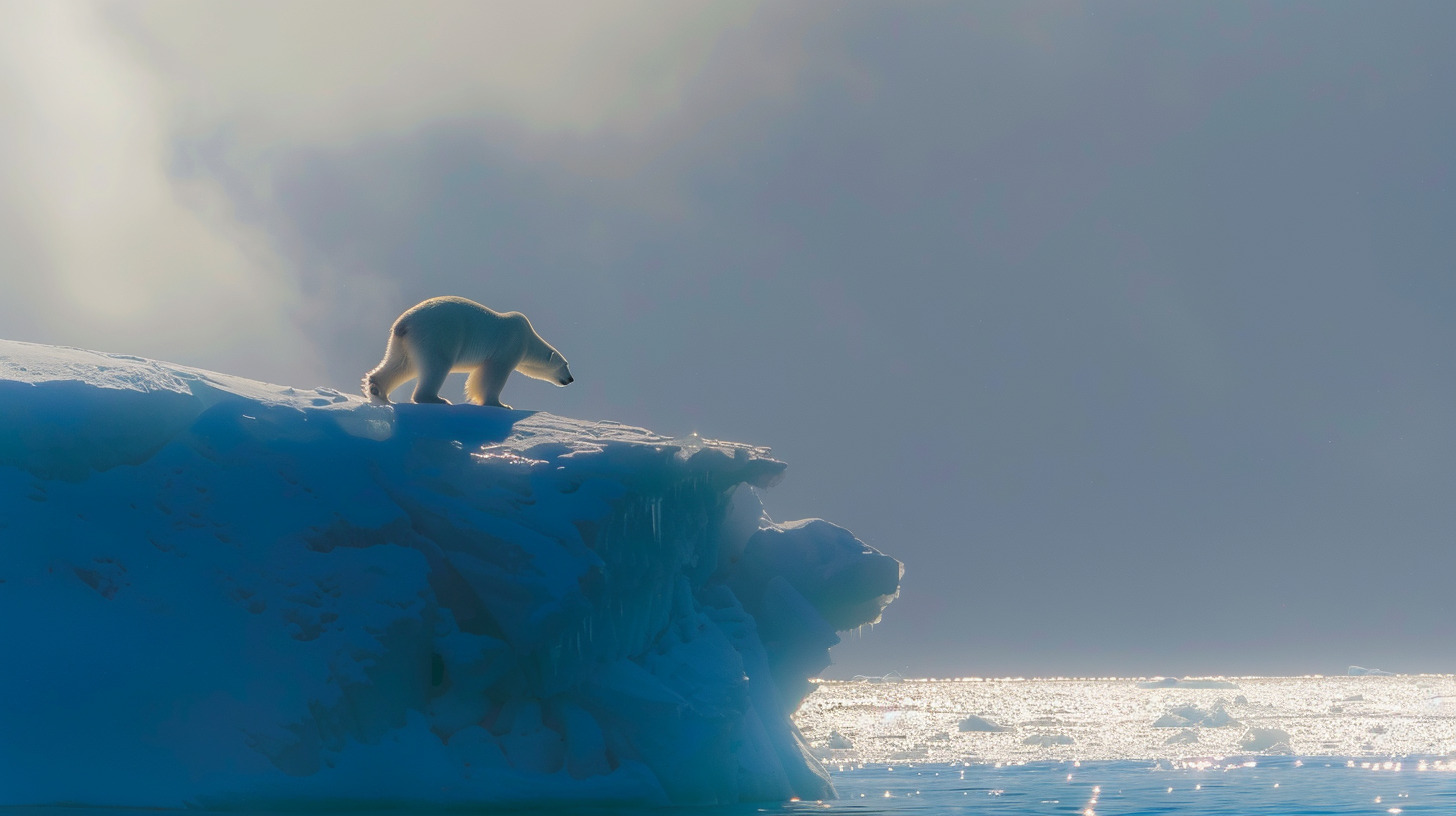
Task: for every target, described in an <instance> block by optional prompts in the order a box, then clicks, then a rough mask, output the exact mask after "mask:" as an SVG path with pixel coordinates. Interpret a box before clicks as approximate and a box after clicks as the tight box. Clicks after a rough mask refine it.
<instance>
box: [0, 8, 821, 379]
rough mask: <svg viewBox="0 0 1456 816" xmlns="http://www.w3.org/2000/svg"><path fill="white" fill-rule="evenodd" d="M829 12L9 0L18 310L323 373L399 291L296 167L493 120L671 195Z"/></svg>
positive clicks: (5, 89)
mask: <svg viewBox="0 0 1456 816" xmlns="http://www.w3.org/2000/svg"><path fill="white" fill-rule="evenodd" d="M813 17H814V15H811V14H806V13H804V12H800V11H795V10H792V9H788V8H785V9H775V10H772V12H771V13H768V12H766V11H765V9H764V8H763V7H760V6H759V5H757V4H752V3H722V2H681V1H680V0H673V2H663V1H661V0H653V1H649V0H629V1H627V2H613V3H588V2H579V3H564V2H546V3H530V4H523V3H504V2H434V3H431V4H428V5H420V4H410V3H383V2H366V1H365V0H315V2H309V3H289V2H274V1H273V0H261V1H260V2H250V3H223V2H202V1H200V0H160V1H157V2H112V1H111V0H94V1H93V0H36V1H35V2H28V3H27V2H22V3H18V4H9V5H6V6H5V7H4V9H3V10H0V51H3V53H0V107H3V110H4V111H5V113H6V119H7V122H10V123H14V124H13V125H10V126H7V128H6V129H5V131H4V132H3V133H0V146H3V147H4V155H3V156H0V180H3V181H4V182H5V189H4V191H3V192H0V214H5V215H7V216H10V217H7V218H6V219H5V224H4V225H3V226H0V237H3V238H4V239H5V245H4V248H3V249H0V263H3V269H0V282H3V284H4V286H5V288H6V290H7V291H8V292H9V293H10V297H8V298H6V299H5V300H6V305H3V306H0V334H4V335H9V336H15V337H19V338H21V339H36V340H42V341H46V342H61V343H71V344H76V345H87V346H93V347H101V348H112V349H118V350H124V351H130V352H136V353H142V354H149V355H153V356H162V357H168V358H170V359H174V360H177V361H179V362H188V363H193V364H198V365H205V366H217V367H228V368H230V369H231V370H234V371H238V372H239V373H249V374H252V375H254V376H266V377H270V378H272V379H275V380H292V381H296V382H309V381H311V380H316V379H318V378H319V377H320V375H321V374H322V372H324V371H325V370H326V366H324V365H321V363H320V358H321V357H322V356H324V355H322V354H321V353H320V352H319V351H318V350H317V349H319V348H320V345H321V344H320V343H319V340H318V338H319V336H320V332H327V331H329V329H328V326H330V325H338V324H340V323H342V322H346V321H348V320H351V319H357V317H356V316H357V315H358V314H359V313H368V314H369V316H370V319H375V318H376V317H378V315H376V314H374V313H375V312H381V313H382V312H383V311H390V310H396V311H397V309H396V306H397V304H395V303H393V300H395V299H397V295H396V291H395V290H396V285H395V283H394V282H393V281H391V280H389V276H388V274H386V270H382V269H369V268H363V269H360V268H351V269H347V270H344V269H329V268H327V267H328V265H329V262H330V261H329V259H325V258H322V257H321V256H319V254H318V253H312V254H310V253H307V252H300V251H298V250H299V246H297V245H296V244H294V243H290V241H291V240H292V239H294V238H296V237H297V231H296V230H293V229H292V228H291V227H290V226H289V225H286V224H280V219H282V218H285V217H287V215H288V213H289V210H288V207H287V206H285V205H284V204H283V203H282V202H281V200H280V198H279V197H280V194H281V193H280V191H284V192H286V190H287V189H288V188H289V185H290V184H293V175H292V174H296V173H297V172H299V170H300V168H301V167H303V166H305V165H307V164H308V161H309V160H312V161H314V164H315V165H317V160H318V159H320V157H322V158H324V159H327V158H328V157H331V156H340V157H345V163H346V164H347V157H348V156H351V155H358V152H359V150H360V149H361V146H365V149H366V150H368V151H369V152H370V154H371V155H378V154H383V153H388V152H390V151H389V150H385V151H380V150H378V149H377V148H378V146H379V145H380V144H392V145H399V146H400V148H399V149H400V150H401V151H403V152H404V153H409V152H410V151H411V150H412V149H413V150H414V151H415V152H418V151H417V149H414V148H410V147H409V145H410V144H411V143H412V141H413V142H416V143H417V142H418V140H419V139H421V138H426V137H427V136H428V134H430V133H438V132H439V131H440V129H441V128H445V129H453V130H454V131H466V132H475V133H477V134H478V137H479V138H480V139H482V140H484V141H483V144H489V152H490V154H491V155H494V156H497V157H498V156H501V155H508V156H511V157H512V160H513V161H515V162H516V163H517V164H525V165H532V164H534V165H537V166H541V167H545V168H549V173H548V175H555V176H560V175H561V174H566V176H568V177H576V178H581V177H586V176H609V177H612V178H615V179H618V180H622V179H633V184H635V185H636V186H637V190H638V194H637V195H635V196H633V198H635V199H636V201H635V204H634V202H633V201H628V200H627V198H626V197H624V198H622V199H621V200H619V201H618V202H617V203H618V204H620V205H624V206H642V207H646V208H651V209H653V210H654V211H655V212H657V213H659V214H661V213H666V212H670V211H672V210H673V208H674V207H677V206H679V205H680V204H681V202H680V201H679V200H678V199H677V198H676V197H675V196H674V194H673V190H672V187H673V183H674V180H673V179H672V178H666V179H664V178H658V177H654V178H648V176H651V175H653V174H649V173H642V172H641V171H642V169H643V168H644V167H645V166H646V165H648V164H650V163H652V162H654V161H657V160H658V157H659V156H660V155H661V154H662V153H663V152H664V151H668V150H672V149H674V148H675V147H676V146H679V145H681V144H683V143H685V142H687V141H689V140H691V139H692V138H693V137H694V136H696V135H700V134H701V133H702V132H703V131H704V130H705V129H707V128H709V127H711V126H712V125H713V124H714V123H723V122H727V123H730V124H731V123H732V121H733V118H734V117H735V115H736V114H737V113H738V112H739V111H740V110H742V109H744V108H747V107H751V106H752V105H754V104H755V103H756V102H758V101H760V100H763V99H777V100H780V101H782V100H784V99H786V98H788V96H789V95H790V94H791V93H792V87H793V85H794V78H795V77H796V75H797V74H798V72H799V71H800V70H801V68H802V63H803V59H804V57H803V49H802V48H801V47H800V45H801V44H800V40H801V39H802V38H803V37H805V36H807V32H808V30H809V26H808V25H807V23H809V22H810V21H811V20H812V19H813ZM727 130H732V128H731V127H728V128H725V129H721V131H722V132H726V131H727ZM719 137H720V138H722V136H721V135H720V136H719ZM391 149H393V148H391ZM300 157H303V159H300ZM664 175H665V176H671V175H672V173H671V172H667V173H665V174H663V173H659V174H657V176H664ZM639 176H641V177H642V178H643V179H645V181H644V182H642V183H638V181H637V179H638V177H639ZM654 185H655V186H654ZM293 186H294V187H295V188H296V186H297V185H296V184H294V185H293ZM351 186H353V187H354V188H356V189H363V190H366V191H367V195H369V196H371V197H373V198H375V199H377V200H378V201H379V202H381V204H380V209H381V210H384V211H389V210H397V209H398V208H399V207H400V206H409V205H408V204H407V202H408V201H409V200H410V196H411V194H412V192H411V191H412V187H414V186H418V185H411V184H410V183H409V180H408V179H405V178H401V172H400V171H398V170H396V171H394V172H392V173H381V174H379V177H378V180H377V181H376V182H375V183H372V184H371V183H369V180H368V179H362V180H356V182H354V183H352V185H351ZM649 188H652V189H649ZM400 202H405V203H400ZM345 254H347V253H345ZM482 260H483V261H485V260H486V259H482ZM319 281H325V283H324V284H319Z"/></svg>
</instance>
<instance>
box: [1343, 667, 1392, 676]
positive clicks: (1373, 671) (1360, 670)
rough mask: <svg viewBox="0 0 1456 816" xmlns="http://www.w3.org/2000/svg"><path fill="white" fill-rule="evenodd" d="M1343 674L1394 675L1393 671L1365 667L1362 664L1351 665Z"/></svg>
mask: <svg viewBox="0 0 1456 816" xmlns="http://www.w3.org/2000/svg"><path fill="white" fill-rule="evenodd" d="M1345 674H1347V675H1349V676H1350V677H1394V676H1395V672H1388V671H1381V670H1380V669H1367V668H1365V667H1364V666H1351V667H1350V668H1349V669H1348V670H1347V671H1346V672H1345Z"/></svg>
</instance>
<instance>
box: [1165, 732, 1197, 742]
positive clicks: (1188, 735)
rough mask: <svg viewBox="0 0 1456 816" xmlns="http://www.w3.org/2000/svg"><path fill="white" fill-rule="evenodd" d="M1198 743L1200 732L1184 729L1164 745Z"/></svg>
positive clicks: (1169, 738)
mask: <svg viewBox="0 0 1456 816" xmlns="http://www.w3.org/2000/svg"><path fill="white" fill-rule="evenodd" d="M1193 742H1198V732H1197V731H1193V730H1191V729H1186V728H1185V729H1184V730H1182V731H1179V732H1178V733H1176V734H1174V735H1173V736H1171V737H1168V739H1166V740H1164V742H1163V744H1164V745H1187V744H1189V743H1193Z"/></svg>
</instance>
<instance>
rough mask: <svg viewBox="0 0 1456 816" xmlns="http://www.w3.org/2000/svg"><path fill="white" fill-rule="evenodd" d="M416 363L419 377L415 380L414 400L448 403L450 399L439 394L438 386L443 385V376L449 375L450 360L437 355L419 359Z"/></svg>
mask: <svg viewBox="0 0 1456 816" xmlns="http://www.w3.org/2000/svg"><path fill="white" fill-rule="evenodd" d="M417 365H418V369H419V379H417V380H416V381H415V395H414V397H413V399H414V401H415V402H419V403H427V402H428V403H435V404H441V405H449V404H450V401H449V400H447V399H444V398H442V397H441V396H440V386H442V385H444V384H445V378H446V377H448V376H450V361H449V360H443V359H440V358H439V357H428V358H426V359H423V360H420V361H419V363H418V364H417Z"/></svg>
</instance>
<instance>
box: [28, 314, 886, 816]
mask: <svg viewBox="0 0 1456 816" xmlns="http://www.w3.org/2000/svg"><path fill="white" fill-rule="evenodd" d="M784 469H785V466H784V464H783V463H781V462H777V461H775V460H773V459H771V458H769V457H768V455H767V451H765V450H764V449H761V448H754V447H749V446H744V445H734V444H730V443H721V442H713V441H710V440H695V441H693V442H691V443H685V442H680V440H672V439H668V438H665V437H662V436H658V435H656V434H653V433H651V432H649V431H646V430H643V429H640V428H631V427H628V426H624V425H619V424H617V423H612V422H592V421H581V420H574V419H568V418H564V417H556V416H552V415H550V414H546V413H533V412H530V411H510V410H502V409H494V408H482V407H479V406H474V405H455V406H450V405H413V404H401V405H389V406H375V405H369V404H367V403H366V402H365V401H364V400H363V399H362V397H357V396H348V395H344V394H341V393H339V392H337V391H333V390H331V389H326V388H325V389H312V390H303V389H294V388H287V387H283V386H276V385H269V384H266V383H260V382H254V381H251V380H244V379H241V378H237V377H231V376H228V375H224V374H216V373H213V372H207V371H202V370H199V369H191V368H187V367H185V366H177V365H171V364H167V363H160V362H155V361H151V360H144V359H140V358H136V357H127V356H123V355H113V354H103V353H99V352H92V351H85V350H81V349H68V348H61V347H56V346H40V345H34V344H28V343H14V342H8V341H0V620H3V621H4V625H0V655H3V661H4V666H3V668H0V701H3V702H0V806H15V805H19V806H25V805H48V804H56V803H61V802H84V803H86V804H88V805H96V806H118V807H138V808H142V807H145V808H168V809H182V808H217V809H266V810H275V809H284V808H286V809H302V808H313V807H336V808H337V807H344V806H345V805H347V806H348V807H349V808H350V809H361V808H366V807H369V806H372V805H379V804H388V805H389V806H395V807H406V806H411V807H413V806H421V807H425V806H429V807H436V806H438V807H449V808H477V807H480V806H489V805H504V804H513V803H532V804H535V805H538V806H539V805H542V804H544V803H550V802H559V801H562V800H578V801H580V800H590V801H593V802H617V803H634V804H656V805H667V804H675V805H698V804H719V803H732V802H738V801H746V800H782V799H787V798H789V797H791V796H798V797H801V798H804V799H819V798H826V797H832V796H833V793H834V792H833V789H832V786H831V785H830V782H829V778H828V774H827V773H826V772H825V771H824V769H823V768H822V766H820V764H819V763H818V762H817V761H816V760H815V759H814V758H813V756H812V755H811V753H810V748H809V743H808V741H807V740H806V739H805V738H804V736H803V735H802V734H801V733H800V731H799V729H798V728H797V726H796V725H795V724H794V722H793V721H792V719H791V715H792V714H793V712H794V711H795V710H796V709H797V708H798V707H799V706H800V704H801V702H802V700H803V698H804V696H805V695H806V694H808V693H809V692H810V691H811V689H812V686H811V685H810V683H809V681H808V679H807V678H809V677H812V676H815V675H816V674H817V673H818V672H819V671H820V670H822V669H823V668H824V667H826V666H827V665H828V664H829V651H828V650H829V648H830V647H831V646H833V645H834V644H835V643H837V642H838V641H839V636H838V635H837V634H836V632H839V631H845V630H850V629H854V628H856V627H858V626H860V625H862V624H866V623H871V622H873V621H875V620H877V619H878V618H879V615H880V612H881V611H882V610H883V609H884V608H885V606H886V605H887V604H889V603H890V601H891V600H893V599H894V598H895V596H896V595H897V593H898V591H899V579H900V574H901V567H900V564H899V562H898V561H896V560H895V559H893V558H889V557H888V556H885V555H883V554H881V553H879V552H878V551H876V550H875V549H873V548H871V547H869V546H867V545H865V544H864V543H863V542H861V541H859V540H858V539H856V538H855V537H854V536H853V535H852V534H851V533H850V532H849V531H847V530H845V529H843V528H840V527H837V526H835V525H833V524H830V523H828V522H825V521H820V520H817V519H811V520H806V521H795V522H788V523H782V524H776V523H774V522H772V521H771V520H770V519H768V518H767V517H766V516H765V515H764V513H763V506H762V504H761V502H760V500H759V498H758V497H757V494H756V493H755V492H754V488H763V487H768V486H770V485H772V484H773V483H774V482H776V481H777V480H778V479H779V478H780V476H781V475H782V473H783V471H784ZM880 688H884V687H880ZM845 742H846V743H847V742H848V740H847V739H846V740H845ZM341 803H344V804H341Z"/></svg>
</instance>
